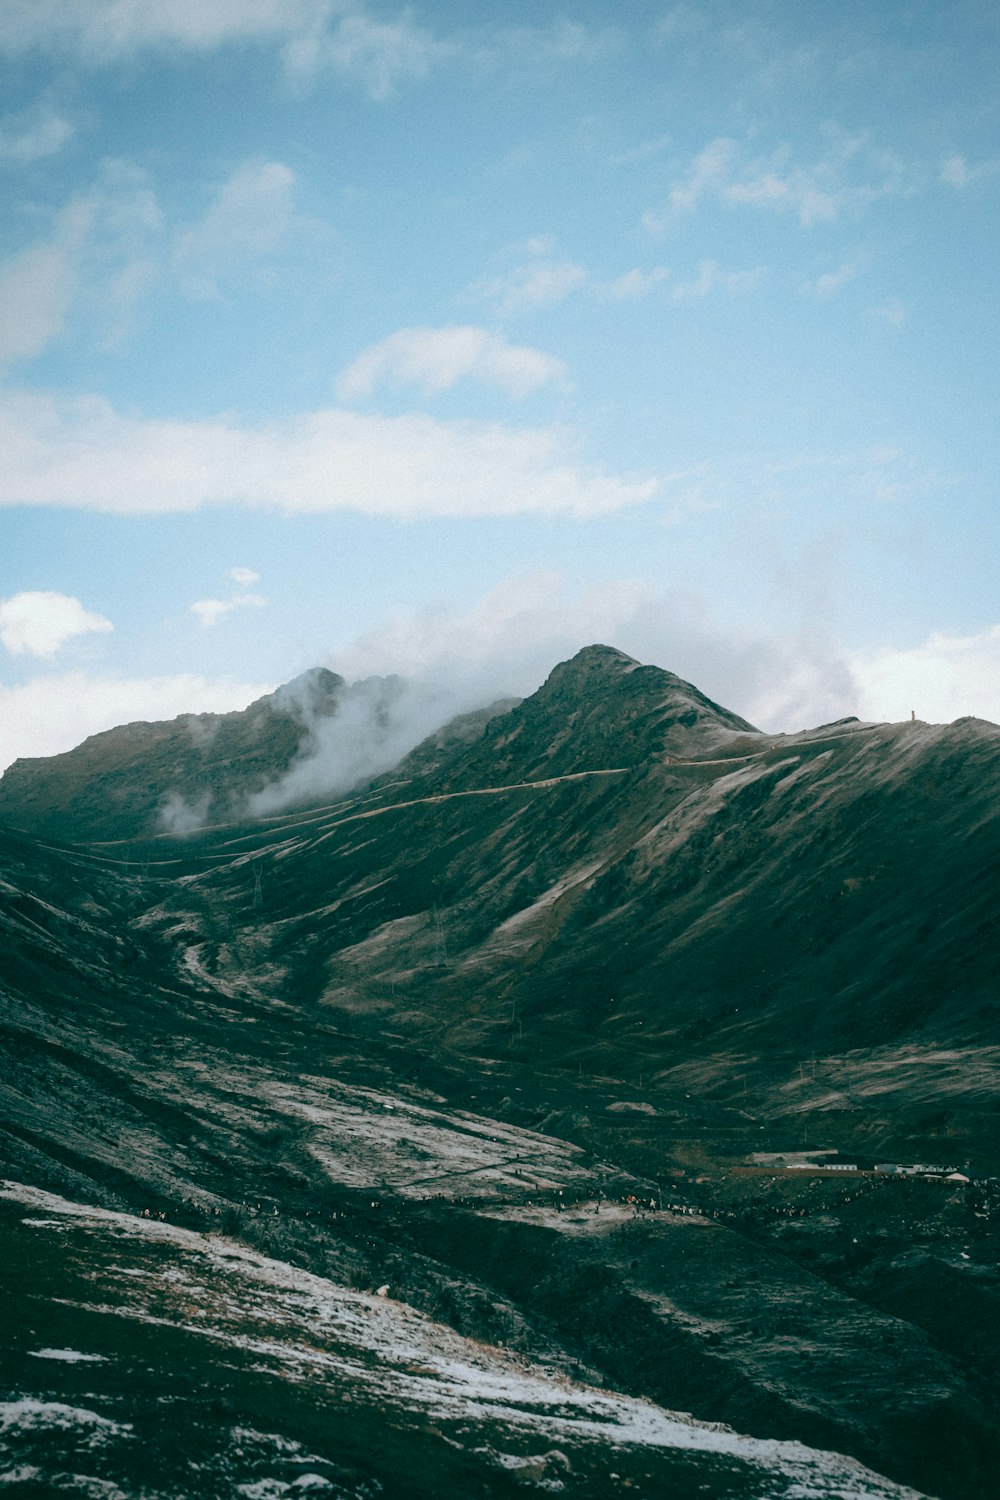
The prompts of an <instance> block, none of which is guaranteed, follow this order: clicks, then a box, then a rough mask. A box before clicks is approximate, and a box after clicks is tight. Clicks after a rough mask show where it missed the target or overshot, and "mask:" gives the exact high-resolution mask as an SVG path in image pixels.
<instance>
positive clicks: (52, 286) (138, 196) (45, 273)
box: [0, 161, 162, 364]
mask: <svg viewBox="0 0 1000 1500" xmlns="http://www.w3.org/2000/svg"><path fill="white" fill-rule="evenodd" d="M161 231H162V216H161V214H160V210H159V205H158V204H157V201H156V197H155V194H154V193H153V191H152V189H151V188H150V187H149V184H148V182H147V180H146V178H145V176H144V174H143V173H142V172H140V171H139V170H137V169H136V168H135V167H133V166H131V165H130V164H128V163H127V162H120V161H107V162H104V163H103V164H102V167H101V170H100V172H99V173H98V175H97V179H96V181H95V182H94V183H93V184H92V185H91V186H90V187H89V188H88V189H87V190H86V191H85V192H82V193H79V194H77V195H75V196H74V197H72V198H70V199H68V200H67V202H66V203H64V204H63V206H62V207H61V208H60V209H59V210H58V211H57V212H56V213H55V214H54V216H53V220H52V226H51V233H50V235H49V238H48V239H47V240H43V241H42V242H40V243H38V244H35V245H31V246H29V247H27V248H26V249H24V250H22V251H21V252H20V253H19V254H17V255H15V256H13V257H12V258H11V259H10V260H8V261H6V262H5V263H3V264H0V364H2V363H10V362H12V361H15V360H21V359H29V358H32V357H34V356H35V355H38V354H41V353H42V352H43V350H45V349H46V348H47V347H48V346H49V345H50V344H51V343H52V342H53V341H54V340H55V339H57V338H58V337H59V336H60V335H61V334H62V333H63V331H64V329H65V327H66V325H67V323H68V321H69V319H70V316H71V314H73V315H76V314H78V313H79V312H80V311H81V309H82V311H83V313H84V314H90V315H91V316H93V315H94V314H95V313H96V315H97V318H98V321H99V323H100V325H101V330H102V340H103V342H104V343H105V344H108V343H111V344H113V343H114V342H115V341H116V340H117V339H120V338H121V337H122V336H123V335H124V334H125V333H126V332H127V331H128V328H129V325H130V323H131V319H132V316H133V313H134V310H135V306H136V304H137V302H138V301H139V299H140V297H141V296H142V295H144V293H145V292H146V290H147V289H148V288H149V286H150V285H151V284H152V281H153V278H154V276H155V272H156V267H155V253H156V242H157V239H158V237H159V235H160V233H161Z"/></svg>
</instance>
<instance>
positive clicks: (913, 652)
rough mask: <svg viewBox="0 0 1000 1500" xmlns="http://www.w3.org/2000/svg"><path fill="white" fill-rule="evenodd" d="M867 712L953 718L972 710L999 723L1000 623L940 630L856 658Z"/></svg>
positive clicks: (860, 707) (856, 672)
mask: <svg viewBox="0 0 1000 1500" xmlns="http://www.w3.org/2000/svg"><path fill="white" fill-rule="evenodd" d="M850 665H851V670H852V672H853V674H854V676H855V679H856V681H857V682H858V685H859V694H858V709H857V710H856V711H857V712H858V713H860V715H861V717H862V718H866V719H889V720H893V721H897V720H900V719H908V718H909V717H910V711H911V710H913V711H914V712H915V713H916V715H917V718H918V719H925V720H927V721H928V722H931V723H950V722H951V720H953V719H956V718H959V717H962V716H964V715H966V714H971V715H973V716H974V717H977V718H981V719H990V720H992V722H993V723H1000V625H993V626H990V627H989V628H988V629H986V630H983V631H980V632H978V633H977V634H974V635H967V636H950V635H945V634H942V633H938V632H935V633H934V634H933V635H930V636H928V637H927V639H926V640H925V641H923V642H922V643H921V644H920V645H918V646H910V647H905V646H903V647H900V646H884V647H880V648H879V649H877V650H875V651H868V652H862V653H858V654H856V655H854V656H853V657H852V658H851V662H850Z"/></svg>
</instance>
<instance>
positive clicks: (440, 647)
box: [331, 572, 855, 729]
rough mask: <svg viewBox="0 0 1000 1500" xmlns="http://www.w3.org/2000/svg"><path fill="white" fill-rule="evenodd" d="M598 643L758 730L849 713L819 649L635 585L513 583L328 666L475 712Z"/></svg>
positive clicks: (842, 668) (365, 642) (850, 686)
mask: <svg viewBox="0 0 1000 1500" xmlns="http://www.w3.org/2000/svg"><path fill="white" fill-rule="evenodd" d="M594 642H603V643H604V644H605V645H609V646H617V647H619V648H620V649H622V650H624V651H627V652H628V653H629V654H630V655H633V656H635V657H636V658H637V659H638V660H640V661H645V662H652V663H654V664H656V665H659V666H663V667H666V668H667V669H668V670H670V671H672V672H676V673H677V674H678V676H680V677H684V678H686V679H687V680H688V681H690V682H693V683H694V684H695V685H696V686H697V687H700V688H701V689H702V691H703V692H706V693H708V695H709V696H710V697H712V698H714V699H715V700H716V701H718V702H720V703H722V704H724V705H725V706H726V707H728V708H731V709H734V710H735V711H736V712H738V713H741V714H743V715H745V716H746V717H747V718H749V719H750V721H751V722H753V723H758V724H760V726H761V727H762V728H767V729H794V728H801V727H804V726H805V725H808V724H817V723H820V722H823V721H824V720H829V719H833V718H838V717H840V716H841V715H843V714H848V713H851V712H852V711H853V701H854V696H855V687H854V683H853V680H852V678H851V674H850V669H849V667H848V665H847V663H846V662H845V660H844V659H843V656H842V655H841V654H838V653H837V652H836V651H835V650H834V649H833V648H832V647H830V646H829V645H828V644H827V643H826V642H825V641H823V640H822V639H821V638H819V637H817V636H815V635H811V634H809V633H808V632H799V633H796V634H788V635H785V636H772V637H767V636H763V635H761V634H760V633H759V632H758V633H755V632H753V631H749V630H748V631H745V632H742V633H741V632H737V631H735V630H726V629H723V628H722V627H720V626H719V625H718V624H717V623H716V621H715V620H714V618H713V615H712V612H711V609H710V607H709V606H708V604H707V603H706V602H705V601H704V600H703V599H701V598H699V597H698V596H696V595H693V594H687V593H675V594H661V593H659V592H657V590H656V589H654V588H653V587H652V586H651V585H650V584H649V583H647V582H646V581H644V580H641V579H634V578H623V579H613V580H608V581H607V582H604V583H601V584H598V585H594V586H590V587H584V588H577V589H574V588H573V587H572V586H571V584H570V582H569V580H567V579H566V578H565V576H563V575H562V574H560V573H556V572H546V573H533V574H524V575H519V576H515V577H512V578H508V579H505V580H504V581H503V582H501V583H500V584H498V585H497V586H496V587H495V588H494V589H492V590H491V591H490V592H489V593H488V594H486V595H484V597H483V598H482V599H480V600H478V601H477V602H476V603H475V604H473V605H472V606H471V607H470V608H468V609H465V610H454V609H449V608H447V607H444V606H442V607H439V608H437V609H426V610H423V611H420V612H417V613H400V614H399V615H398V616H396V617H395V618H394V619H392V620H389V621H387V622H386V624H385V625H383V626H381V627H380V628H378V629H375V630H372V631H370V632H368V633H367V634H366V635H365V636H363V637H362V638H361V639H359V640H358V641H357V642H355V643H354V645H353V646H351V647H348V648H346V649H344V650H342V651H339V652H336V653H335V654H334V655H333V656H332V658H331V665H332V666H333V667H335V669H336V670H337V671H338V672H341V673H343V674H344V675H345V676H347V677H351V676H359V677H363V676H367V675H369V674H371V673H386V672H393V671H398V672H400V673H402V674H403V675H404V676H414V677H419V678H421V679H422V680H424V681H428V682H431V683H438V682H439V683H442V684H446V685H447V686H448V688H449V690H450V691H451V692H452V693H454V694H455V695H456V697H458V698H461V699H462V700H464V702H466V703H469V704H471V703H472V702H474V701H476V700H478V701H480V702H483V701H485V700H486V699H488V698H490V697H497V696H500V695H502V694H504V693H510V692H513V693H521V694H526V693H530V692H532V691H534V689H535V688H536V687H537V686H538V684H539V683H540V682H541V681H542V680H543V678H544V677H546V676H547V675H548V673H549V672H550V671H551V669H552V667H553V666H554V665H555V664H556V662H558V661H561V660H564V659H565V658H567V657H569V656H572V655H573V654H574V653H575V652H576V651H578V650H580V648H581V647H582V646H587V645H591V644H593V643H594Z"/></svg>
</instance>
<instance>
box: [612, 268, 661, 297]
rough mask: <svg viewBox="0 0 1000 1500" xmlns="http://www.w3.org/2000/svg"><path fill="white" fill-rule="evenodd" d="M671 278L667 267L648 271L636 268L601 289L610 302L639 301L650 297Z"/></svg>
mask: <svg viewBox="0 0 1000 1500" xmlns="http://www.w3.org/2000/svg"><path fill="white" fill-rule="evenodd" d="M669 276H670V272H669V270H668V269H667V267H666V266H652V267H651V268H650V269H649V270H648V271H643V270H642V269H641V267H639V266H634V267H633V269H632V270H631V271H625V272H624V273H623V274H622V275H621V276H616V277H615V279H614V281H609V282H607V283H606V284H605V285H604V286H603V287H602V288H601V295H602V296H604V297H606V298H607V299H608V301H609V302H633V301H637V300H638V299H639V298H640V297H648V296H649V294H650V292H653V291H655V290H656V288H657V287H658V286H661V285H662V284H663V282H664V281H666V280H667V279H668V277H669Z"/></svg>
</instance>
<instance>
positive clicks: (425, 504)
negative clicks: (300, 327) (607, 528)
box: [0, 392, 657, 520]
mask: <svg viewBox="0 0 1000 1500" xmlns="http://www.w3.org/2000/svg"><path fill="white" fill-rule="evenodd" d="M0 451H2V452H3V454H4V463H3V466H2V468H0V504H8V505H18V504H24V505H62V506H69V507H73V508H78V509H89V510H99V511H110V512H115V513H118V514H136V515H138V514H162V513H165V512H170V511H193V510H198V509H200V508H201V507H203V506H207V505H218V504H227V503H234V504H241V505H246V506H251V507H260V508H265V509H271V510H279V511H286V512H293V511H297V512H310V513H318V512H332V511H356V512H362V513H366V514H369V515H382V516H394V517H397V518H399V519H404V520H415V519H417V518H419V517H425V516H438V517H457V516H510V515H530V514H538V515H568V516H578V517H582V516H593V515H604V514H608V513H610V512H613V511H617V510H621V509H623V508H624V507H626V506H630V505H639V504H642V503H644V502H645V501H648V500H650V499H652V498H653V496H654V495H655V493H656V489H657V481H656V479H655V478H653V477H651V476H645V477H634V476H621V475H616V474H607V473H604V472H601V471H595V470H593V469H590V468H588V467H586V466H585V465H583V464H582V463H581V462H580V460H579V459H578V457H577V455H576V453H575V443H574V439H573V436H572V434H571V433H569V432H567V431H566V430H565V429H563V428H559V427H515V426H510V425H506V424H503V423H499V422H472V421H455V422H439V421H435V420H434V419H432V418H430V417H427V416H422V415H414V414H410V415H407V416H402V417H383V416H377V415H370V416H369V415H360V414H358V413H355V412H350V411H344V410H339V409H336V408H333V409H328V410H321V411H316V412H309V413H306V414H304V415H302V416H298V417H293V418H290V419H288V420H285V421H275V422H269V423H265V424H263V425H260V426H241V425H239V424H238V423H237V422H236V421H235V420H234V419H231V418H226V417H217V418H209V419H205V420H200V421H166V420H160V419H152V418H143V417H137V416H131V415H123V414H121V413H119V412H117V411H116V410H115V409H114V408H113V407H112V406H110V405H109V404H108V403H107V402H106V401H104V400H102V399H100V398H98V397H86V398H80V399H74V400H63V399H58V398H55V397H51V396H39V395H35V394H33V393H27V392H22V393H8V394H6V395H0Z"/></svg>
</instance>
